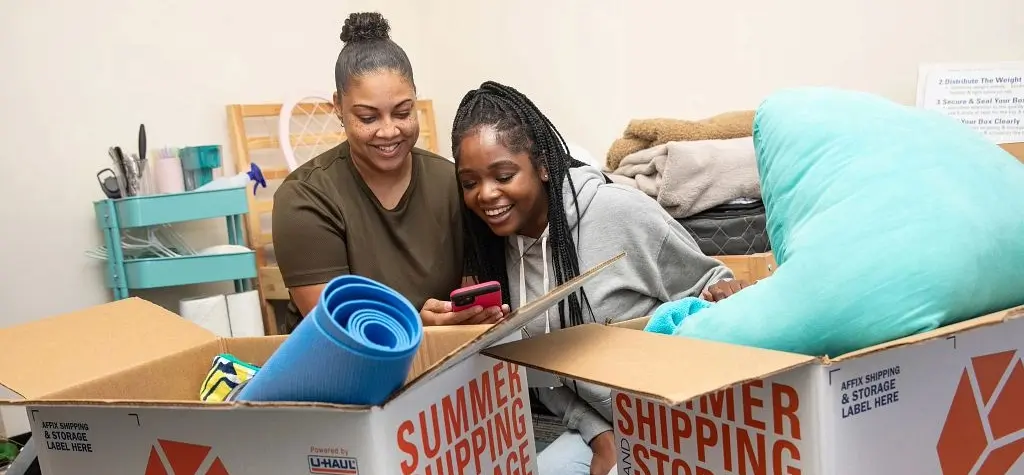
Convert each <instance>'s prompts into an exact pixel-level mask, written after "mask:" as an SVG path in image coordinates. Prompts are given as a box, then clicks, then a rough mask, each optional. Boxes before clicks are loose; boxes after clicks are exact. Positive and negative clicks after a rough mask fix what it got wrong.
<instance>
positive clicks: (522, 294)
mask: <svg viewBox="0 0 1024 475" xmlns="http://www.w3.org/2000/svg"><path fill="white" fill-rule="evenodd" d="M516 244H518V245H519V262H520V267H521V268H520V269H519V305H518V306H517V308H518V307H522V306H523V305H525V304H526V269H525V268H522V267H523V266H525V265H526V256H525V255H524V252H526V251H525V248H526V247H525V246H524V245H523V237H522V236H516ZM540 256H541V262H543V263H544V264H543V267H542V269H543V270H544V272H543V274H544V278H543V284H544V289H543V291H542V292H541V295H543V294H546V293H547V292H548V291H549V290H551V289H550V286H551V278H550V277H549V276H548V228H547V227H545V228H544V232H542V233H541V234H540ZM549 312H550V309H548V310H545V311H544V333H551V316H550V314H549Z"/></svg>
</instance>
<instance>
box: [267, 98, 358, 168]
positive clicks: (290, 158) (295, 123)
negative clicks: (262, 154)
mask: <svg viewBox="0 0 1024 475" xmlns="http://www.w3.org/2000/svg"><path fill="white" fill-rule="evenodd" d="M277 126H278V141H279V143H280V144H281V152H283V153H284V159H285V161H287V162H288V171H293V170H295V169H296V168H298V167H299V166H300V165H302V164H303V163H305V162H306V161H308V160H310V159H312V158H313V157H316V156H317V155H319V154H321V153H323V152H326V151H327V150H330V149H331V148H333V147H335V146H337V145H338V144H340V143H341V142H343V141H344V140H345V129H344V127H342V125H341V120H339V119H338V116H337V114H335V113H334V104H333V103H331V100H330V99H325V98H323V97H320V96H305V97H301V98H298V99H295V100H293V101H288V102H285V103H284V104H282V105H281V114H280V115H279V117H278V123H277Z"/></svg>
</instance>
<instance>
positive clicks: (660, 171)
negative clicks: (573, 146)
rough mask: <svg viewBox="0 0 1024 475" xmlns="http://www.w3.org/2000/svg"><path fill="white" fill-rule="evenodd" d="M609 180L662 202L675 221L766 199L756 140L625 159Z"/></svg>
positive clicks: (672, 145) (662, 148)
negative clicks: (748, 200)
mask: <svg viewBox="0 0 1024 475" xmlns="http://www.w3.org/2000/svg"><path fill="white" fill-rule="evenodd" d="M609 176H610V177H611V179H612V181H614V182H616V183H622V184H625V185H629V186H632V187H635V188H638V189H640V190H641V191H643V192H644V193H646V194H647V195H649V196H651V197H653V198H655V199H657V200H658V203H660V204H661V206H662V207H664V208H665V209H666V210H667V211H668V212H669V214H671V215H672V217H674V218H685V217H687V216H692V215H694V214H697V213H699V212H701V211H704V210H707V209H709V208H713V207H715V206H718V205H722V204H725V203H728V202H730V201H733V200H736V199H739V198H760V197H761V184H760V180H759V179H758V176H757V162H756V161H755V159H754V140H753V138H751V137H742V138H735V139H727V140H698V141H692V142H669V143H667V144H663V145H658V146H655V147H651V148H649V149H646V150H641V151H639V152H636V153H633V154H630V155H628V156H626V157H625V158H623V159H622V163H620V164H619V166H618V168H616V169H615V170H614V171H613V172H612V173H611V175H609Z"/></svg>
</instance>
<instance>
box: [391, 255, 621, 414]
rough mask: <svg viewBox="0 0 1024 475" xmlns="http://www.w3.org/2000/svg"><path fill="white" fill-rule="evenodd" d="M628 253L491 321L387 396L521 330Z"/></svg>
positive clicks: (434, 375)
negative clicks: (475, 335) (488, 325)
mask: <svg viewBox="0 0 1024 475" xmlns="http://www.w3.org/2000/svg"><path fill="white" fill-rule="evenodd" d="M625 255H626V253H625V252H622V253H619V255H617V256H615V257H613V258H611V259H608V260H607V261H604V262H602V263H600V264H598V265H596V266H594V267H593V268H591V269H590V270H588V271H586V272H585V273H583V274H580V275H579V276H577V277H576V278H574V279H572V280H570V281H568V282H566V283H564V284H562V285H559V286H558V287H555V288H554V289H552V290H551V291H550V292H548V293H546V294H544V296H543V297H541V298H539V299H536V300H534V301H532V302H529V303H527V304H526V305H524V306H522V307H519V308H518V309H516V310H515V311H514V312H512V313H510V314H509V315H508V317H507V318H505V320H502V321H501V322H499V323H496V324H494V325H492V326H491V327H490V328H488V329H487V330H486V331H484V332H483V333H481V334H480V335H479V336H477V337H476V338H474V339H472V340H470V341H467V342H466V343H464V344H462V345H461V346H459V347H458V348H456V349H455V350H454V351H452V352H450V353H448V355H447V356H445V357H444V358H442V359H441V360H440V361H438V362H437V363H436V364H435V365H434V366H433V367H432V368H430V369H428V370H426V371H424V372H423V373H421V374H420V375H419V376H418V377H416V378H415V379H413V380H412V381H411V382H410V383H409V384H407V385H406V386H405V387H404V388H402V389H401V390H399V391H397V392H395V393H394V394H392V395H391V397H390V398H389V399H388V400H389V401H390V400H392V399H395V398H397V397H398V396H400V395H402V394H404V393H405V392H406V391H410V390H412V388H414V387H417V386H419V385H423V384H426V382H427V381H430V380H431V379H434V378H435V377H437V376H438V375H440V374H441V373H444V372H445V371H447V370H448V369H450V368H452V367H453V366H455V365H457V364H459V363H461V362H463V361H465V360H466V359H467V358H469V357H470V356H473V355H475V354H477V353H480V350H482V349H484V348H487V347H489V346H491V345H493V344H495V343H497V342H499V341H501V340H503V339H505V337H507V336H509V335H511V334H513V333H514V332H516V331H519V330H521V329H522V328H523V327H525V326H526V324H527V323H529V322H531V321H533V319H535V318H538V317H540V316H541V315H544V311H546V310H547V309H549V308H551V307H552V306H554V305H557V304H558V302H559V301H560V300H562V299H564V298H566V297H568V296H569V295H570V294H572V293H573V292H575V291H576V290H578V289H579V288H580V287H582V286H583V284H585V283H586V282H587V281H589V280H590V279H592V278H594V276H596V275H598V274H600V273H601V272H602V271H604V270H605V269H607V268H609V267H611V265H612V264H614V263H615V262H617V261H618V260H619V259H622V258H623V257H624V256H625Z"/></svg>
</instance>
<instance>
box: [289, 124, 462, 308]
mask: <svg viewBox="0 0 1024 475" xmlns="http://www.w3.org/2000/svg"><path fill="white" fill-rule="evenodd" d="M412 163H413V165H412V178H411V180H410V182H409V188H408V189H407V190H406V191H405V194H404V195H402V198H401V200H399V202H398V206H396V207H395V208H394V209H391V210H388V209H385V208H384V207H383V206H382V205H381V204H380V201H379V200H377V197H376V196H375V195H374V194H373V192H372V191H371V190H370V188H369V186H367V184H366V182H365V181H363V179H362V177H361V175H359V173H358V172H357V171H356V168H355V164H353V163H352V158H351V155H350V153H349V144H348V142H344V143H342V144H341V145H339V146H337V147H335V148H333V149H331V150H329V151H327V152H324V153H323V154H321V155H319V156H317V157H316V158H314V159H312V160H310V161H308V162H306V163H305V164H303V165H302V166H300V167H299V168H298V169H296V170H295V171H293V172H292V173H290V174H289V175H288V177H287V178H285V180H284V182H283V183H282V184H281V187H280V188H279V189H278V190H277V192H276V193H275V194H274V213H273V215H274V216H273V220H274V221H273V234H272V235H273V237H274V254H275V255H276V257H277V263H278V266H279V267H280V268H281V273H282V274H283V277H284V283H285V285H286V286H287V287H289V288H293V287H300V286H305V285H316V284H323V283H326V282H328V281H330V280H331V279H333V278H334V277H337V276H339V275H343V274H356V275H361V276H363V277H369V278H371V279H373V280H376V281H378V282H380V283H383V284H385V285H387V286H389V287H391V288H393V289H395V290H396V291H397V292H399V293H401V294H402V295H404V296H405V297H406V298H407V299H409V301H410V302H411V303H412V304H413V306H414V307H416V310H419V309H421V308H422V307H423V303H424V302H426V300H427V299H428V298H436V299H439V300H448V296H449V293H450V292H451V291H452V290H455V289H456V288H458V287H459V285H460V283H461V281H462V270H463V266H462V264H463V258H462V255H463V248H462V222H461V215H460V208H459V205H460V203H459V197H458V193H457V192H456V178H455V165H454V164H452V162H450V161H448V160H447V159H445V158H444V157H441V156H439V155H436V154H433V153H430V152H428V151H426V150H421V149H418V148H413V151H412Z"/></svg>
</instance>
